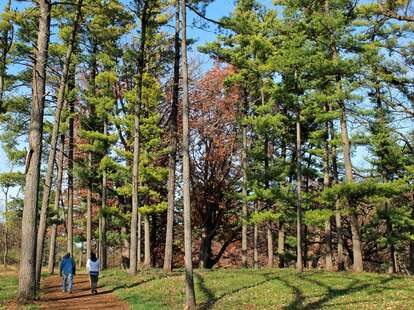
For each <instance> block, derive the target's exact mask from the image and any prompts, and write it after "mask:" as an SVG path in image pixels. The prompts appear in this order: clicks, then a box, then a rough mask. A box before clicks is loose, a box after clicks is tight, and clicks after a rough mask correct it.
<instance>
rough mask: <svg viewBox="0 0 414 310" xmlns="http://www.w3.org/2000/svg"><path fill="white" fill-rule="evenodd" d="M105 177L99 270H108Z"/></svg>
mask: <svg viewBox="0 0 414 310" xmlns="http://www.w3.org/2000/svg"><path fill="white" fill-rule="evenodd" d="M103 123H104V124H103V125H104V129H103V134H104V135H105V136H106V135H108V124H107V122H106V120H104V121H103ZM106 181H107V176H106V171H105V169H104V170H103V172H102V194H101V212H100V214H99V221H100V225H99V227H100V230H99V259H100V261H101V270H105V269H107V268H108V262H107V249H106V186H107V184H106V183H107V182H106Z"/></svg>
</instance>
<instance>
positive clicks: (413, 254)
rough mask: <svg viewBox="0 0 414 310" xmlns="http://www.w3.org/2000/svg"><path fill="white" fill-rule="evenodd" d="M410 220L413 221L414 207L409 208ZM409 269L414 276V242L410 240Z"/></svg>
mask: <svg viewBox="0 0 414 310" xmlns="http://www.w3.org/2000/svg"><path fill="white" fill-rule="evenodd" d="M411 199H413V197H412V198H411ZM411 219H414V206H411ZM409 268H410V272H411V274H414V240H411V239H410V245H409Z"/></svg>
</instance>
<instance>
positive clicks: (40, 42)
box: [18, 0, 51, 303]
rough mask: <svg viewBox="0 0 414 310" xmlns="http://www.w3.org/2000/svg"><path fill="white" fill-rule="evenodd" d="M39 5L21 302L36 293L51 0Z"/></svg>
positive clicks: (27, 164)
mask: <svg viewBox="0 0 414 310" xmlns="http://www.w3.org/2000/svg"><path fill="white" fill-rule="evenodd" d="M38 6H39V28H38V29H39V31H38V33H37V44H36V52H35V63H34V68H33V82H32V83H33V84H32V110H31V115H30V127H29V151H28V153H27V157H26V185H25V190H24V208H23V217H22V241H21V251H20V267H19V292H18V300H19V302H22V303H24V302H27V301H30V300H33V299H34V298H35V296H36V213H37V212H36V208H37V204H38V198H39V197H38V193H39V180H40V162H41V154H42V135H43V113H44V103H45V87H46V66H47V59H48V50H49V37H50V11H51V3H50V2H49V1H46V0H39V1H38Z"/></svg>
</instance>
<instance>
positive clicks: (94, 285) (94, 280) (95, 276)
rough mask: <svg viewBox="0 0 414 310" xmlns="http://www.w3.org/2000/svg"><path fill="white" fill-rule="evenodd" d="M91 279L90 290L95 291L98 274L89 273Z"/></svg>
mask: <svg viewBox="0 0 414 310" xmlns="http://www.w3.org/2000/svg"><path fill="white" fill-rule="evenodd" d="M89 277H90V279H91V291H92V292H93V293H94V292H96V288H97V287H98V277H99V274H89Z"/></svg>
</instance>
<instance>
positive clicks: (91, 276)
mask: <svg viewBox="0 0 414 310" xmlns="http://www.w3.org/2000/svg"><path fill="white" fill-rule="evenodd" d="M89 285H90V287H91V293H93V292H94V290H93V275H91V274H89Z"/></svg>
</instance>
